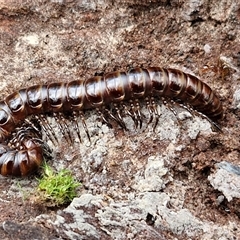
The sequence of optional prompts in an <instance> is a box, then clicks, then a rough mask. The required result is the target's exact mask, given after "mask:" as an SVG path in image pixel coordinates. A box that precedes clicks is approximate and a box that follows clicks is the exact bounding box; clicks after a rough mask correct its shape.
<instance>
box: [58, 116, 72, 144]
mask: <svg viewBox="0 0 240 240" xmlns="http://www.w3.org/2000/svg"><path fill="white" fill-rule="evenodd" d="M53 116H54V118H55V120H56V122H57V125H58V127H59V129H60V131H61V133H62V136H63V137H64V138H65V139H66V141H69V140H70V143H72V139H71V136H70V133H69V129H68V127H67V124H66V122H65V121H64V119H63V116H62V114H60V113H53ZM66 133H67V134H66Z"/></svg>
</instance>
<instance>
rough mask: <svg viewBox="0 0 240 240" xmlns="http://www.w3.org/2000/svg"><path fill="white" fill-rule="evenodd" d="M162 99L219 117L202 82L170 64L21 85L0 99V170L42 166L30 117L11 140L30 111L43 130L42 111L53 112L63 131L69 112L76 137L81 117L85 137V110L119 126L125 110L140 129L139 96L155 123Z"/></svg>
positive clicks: (22, 171) (20, 171)
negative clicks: (164, 66)
mask: <svg viewBox="0 0 240 240" xmlns="http://www.w3.org/2000/svg"><path fill="white" fill-rule="evenodd" d="M162 98H164V99H169V100H171V101H175V102H176V103H182V104H183V105H185V106H186V107H187V108H189V109H190V108H191V109H193V110H195V111H197V112H199V113H200V114H201V115H203V116H205V117H206V118H207V119H208V120H209V121H210V122H211V123H212V124H213V125H215V126H217V127H218V125H217V124H216V122H217V121H218V120H219V119H221V118H222V116H223V107H222V103H221V101H220V99H219V98H218V96H217V95H216V94H215V93H214V92H213V90H212V89H211V88H210V87H209V86H208V85H207V84H206V83H204V82H203V81H201V80H200V79H198V78H197V77H195V76H193V75H191V74H188V73H184V72H182V71H180V70H177V69H172V68H160V67H149V68H146V69H144V68H134V69H132V70H130V71H128V72H121V71H115V72H112V73H107V74H105V75H103V76H94V77H92V78H89V79H87V80H85V81H81V80H74V81H70V82H56V83H50V84H41V85H34V86H31V87H28V88H23V89H20V90H18V91H16V92H14V93H12V94H10V95H9V96H7V97H6V98H5V99H4V100H3V101H1V102H0V174H1V175H4V176H7V175H12V176H26V175H28V174H30V173H32V172H34V171H35V170H37V169H38V167H39V166H40V165H41V163H42V161H43V155H44V143H43V140H42V139H41V133H40V132H41V131H40V130H39V129H38V128H37V127H35V126H34V124H31V121H28V123H29V124H28V127H23V128H22V129H21V130H19V131H18V132H17V133H16V134H15V137H14V141H13V140H12V139H11V137H12V136H13V132H14V131H16V129H17V128H18V127H19V126H21V125H24V123H26V122H27V119H28V117H30V116H34V117H35V119H37V120H38V122H39V123H40V124H39V125H41V128H43V129H45V130H46V131H47V129H48V130H49V128H50V126H49V124H47V123H46V122H45V118H44V114H52V115H56V116H58V118H60V119H59V122H60V123H59V126H60V128H61V131H62V132H67V133H68V128H67V126H66V124H65V123H64V120H63V121H62V119H64V116H63V114H69V115H71V117H72V122H73V123H74V129H75V130H76V133H77V135H78V137H79V139H80V138H81V137H80V130H79V128H78V120H79V117H80V119H81V121H82V123H83V126H84V129H85V132H86V133H87V136H88V138H90V136H89V134H88V130H87V126H86V123H85V121H84V115H83V114H84V111H86V110H90V109H97V111H98V112H99V113H100V114H101V117H102V119H103V121H104V122H105V123H107V124H109V119H112V120H115V121H116V122H117V123H118V124H119V125H120V126H121V127H122V128H126V126H125V123H124V120H123V118H122V116H123V115H124V114H125V115H129V116H131V118H132V119H133V121H134V123H135V125H136V126H139V127H140V128H141V125H142V116H141V111H140V107H139V102H138V100H139V99H143V101H145V102H146V106H147V109H148V111H149V123H150V122H151V121H152V120H153V118H155V124H154V126H156V125H157V123H158V119H159V117H160V114H159V113H158V111H157V108H156V103H155V100H156V99H162ZM126 103H129V104H126ZM59 116H60V117H59ZM218 128H219V127H218ZM50 130H51V129H50ZM68 134H69V133H68ZM80 140H81V139H80ZM16 143H17V144H16Z"/></svg>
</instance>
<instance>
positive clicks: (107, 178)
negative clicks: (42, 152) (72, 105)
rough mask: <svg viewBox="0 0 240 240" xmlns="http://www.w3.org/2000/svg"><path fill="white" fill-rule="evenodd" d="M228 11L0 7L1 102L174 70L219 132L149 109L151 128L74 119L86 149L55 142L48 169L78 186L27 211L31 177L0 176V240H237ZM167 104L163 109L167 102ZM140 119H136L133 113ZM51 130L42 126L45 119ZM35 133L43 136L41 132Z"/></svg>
mask: <svg viewBox="0 0 240 240" xmlns="http://www.w3.org/2000/svg"><path fill="white" fill-rule="evenodd" d="M239 34H240V3H238V1H237V0H230V1H229V0H220V1H217V0H200V1H193V0H187V1H180V0H171V1H167V0H162V1H161V0H155V1H149V0H141V1H139V0H125V1H120V0H117V1H111V0H94V1H81V0H80V1H71V0H62V1H42V0H41V1H27V0H26V1H24V0H17V1H7V0H5V1H4V0H2V1H0V56H1V61H0V77H1V84H0V92H1V99H2V100H3V99H4V98H5V97H6V96H8V95H9V94H11V93H13V92H14V91H16V90H17V89H19V88H25V87H29V86H32V85H35V84H49V83H51V82H68V81H71V80H84V79H87V78H89V77H91V76H95V75H102V74H104V73H107V72H112V71H118V70H121V71H128V70H129V69H131V68H134V67H144V68H147V67H149V66H160V67H166V68H177V69H179V70H181V71H184V72H187V73H191V74H193V75H196V76H198V77H199V78H200V79H203V81H204V82H206V83H207V84H208V85H210V86H211V88H212V89H213V90H214V92H216V93H217V95H218V96H219V97H220V99H221V101H222V103H223V108H224V117H223V119H222V120H220V121H219V122H218V124H219V126H220V127H221V131H216V129H215V131H214V129H213V126H212V125H211V123H209V121H208V120H207V119H205V118H204V117H203V116H201V115H199V114H197V113H193V114H192V115H190V116H189V113H188V111H186V110H185V109H184V108H182V107H179V106H175V105H174V106H173V108H174V109H175V111H176V112H177V117H178V118H179V119H180V118H181V119H182V120H180V121H179V120H177V117H176V116H175V114H174V113H173V111H171V110H170V108H169V107H168V106H167V105H166V104H162V103H160V102H159V103H158V104H159V110H160V111H161V118H160V120H159V123H158V125H157V127H156V129H155V130H154V131H153V129H152V125H151V124H148V123H147V119H145V118H144V123H143V128H142V129H136V128H135V126H134V123H133V121H132V120H131V118H130V117H126V118H124V120H125V122H126V126H127V129H128V131H124V130H123V129H121V128H120V127H119V126H118V125H117V124H114V123H113V126H112V128H110V127H109V126H107V125H106V124H104V123H102V121H101V120H99V119H100V116H99V114H98V113H97V112H96V111H94V110H90V111H86V113H85V115H84V116H85V121H86V124H87V128H88V130H89V134H90V136H91V143H89V141H88V138H87V136H86V133H84V128H83V127H82V128H81V134H82V143H79V141H75V142H74V143H72V144H69V143H67V142H66V140H65V138H64V137H62V135H61V131H60V130H59V128H58V125H57V123H56V121H54V120H53V118H51V117H50V118H49V119H50V120H49V121H53V122H52V123H51V124H52V127H53V128H54V131H55V132H56V135H57V137H58V138H59V139H62V140H61V141H60V142H61V143H60V144H59V145H58V146H54V145H53V144H52V143H51V141H50V140H49V139H48V138H47V137H46V138H45V141H46V142H47V143H48V144H49V146H50V148H51V149H52V161H49V163H50V164H51V165H52V166H53V167H54V168H55V169H57V170H59V169H62V168H68V169H70V170H71V171H72V172H73V175H74V177H75V178H76V179H77V180H78V181H80V182H81V183H82V187H81V188H80V189H79V192H78V197H76V198H75V199H74V200H73V202H72V203H71V204H70V205H69V206H63V207H61V208H49V207H47V206H45V205H44V204H43V203H41V204H39V203H37V202H36V201H34V194H35V192H34V191H35V189H36V186H37V180H36V177H39V173H36V175H32V176H29V177H27V178H11V177H10V178H6V177H0V192H1V197H0V211H1V216H0V225H1V227H0V236H2V239H239V238H240V229H239V227H238V225H239V217H240V212H239V209H240V208H239V206H240V200H239V199H240V197H239V196H238V193H239V192H240V186H238V182H239V175H240V171H239V168H238V167H239V166H240V164H239V157H240V154H239V152H240V151H239V150H240V142H239V133H238V132H239V130H238V126H239V123H240V119H239V109H240V104H239V102H240V82H239V79H240V71H239V66H240V40H239V39H240V36H239ZM169 104H170V103H169ZM140 106H141V111H142V113H143V115H144V116H148V112H147V109H146V107H145V106H144V104H143V102H141V103H140ZM51 119H52V120H51ZM43 134H44V133H43Z"/></svg>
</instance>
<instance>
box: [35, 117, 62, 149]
mask: <svg viewBox="0 0 240 240" xmlns="http://www.w3.org/2000/svg"><path fill="white" fill-rule="evenodd" d="M35 119H36V120H37V121H38V123H39V124H40V125H41V126H42V128H43V130H44V132H45V133H46V135H47V137H48V138H49V139H50V141H51V142H52V143H53V145H55V146H56V144H58V139H57V137H56V134H55V132H54V131H53V129H52V127H51V125H50V124H49V122H48V120H47V118H46V117H45V116H44V115H36V116H35ZM52 136H53V138H52Z"/></svg>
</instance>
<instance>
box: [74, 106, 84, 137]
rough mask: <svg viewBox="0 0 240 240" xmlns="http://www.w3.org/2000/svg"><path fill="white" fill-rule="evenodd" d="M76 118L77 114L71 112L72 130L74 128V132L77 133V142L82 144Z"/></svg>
mask: <svg viewBox="0 0 240 240" xmlns="http://www.w3.org/2000/svg"><path fill="white" fill-rule="evenodd" d="M78 116H79V114H78V112H76V111H73V128H74V130H75V131H76V133H77V136H78V139H79V141H80V142H82V139H81V135H80V131H79V125H78V121H77V120H78Z"/></svg>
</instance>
